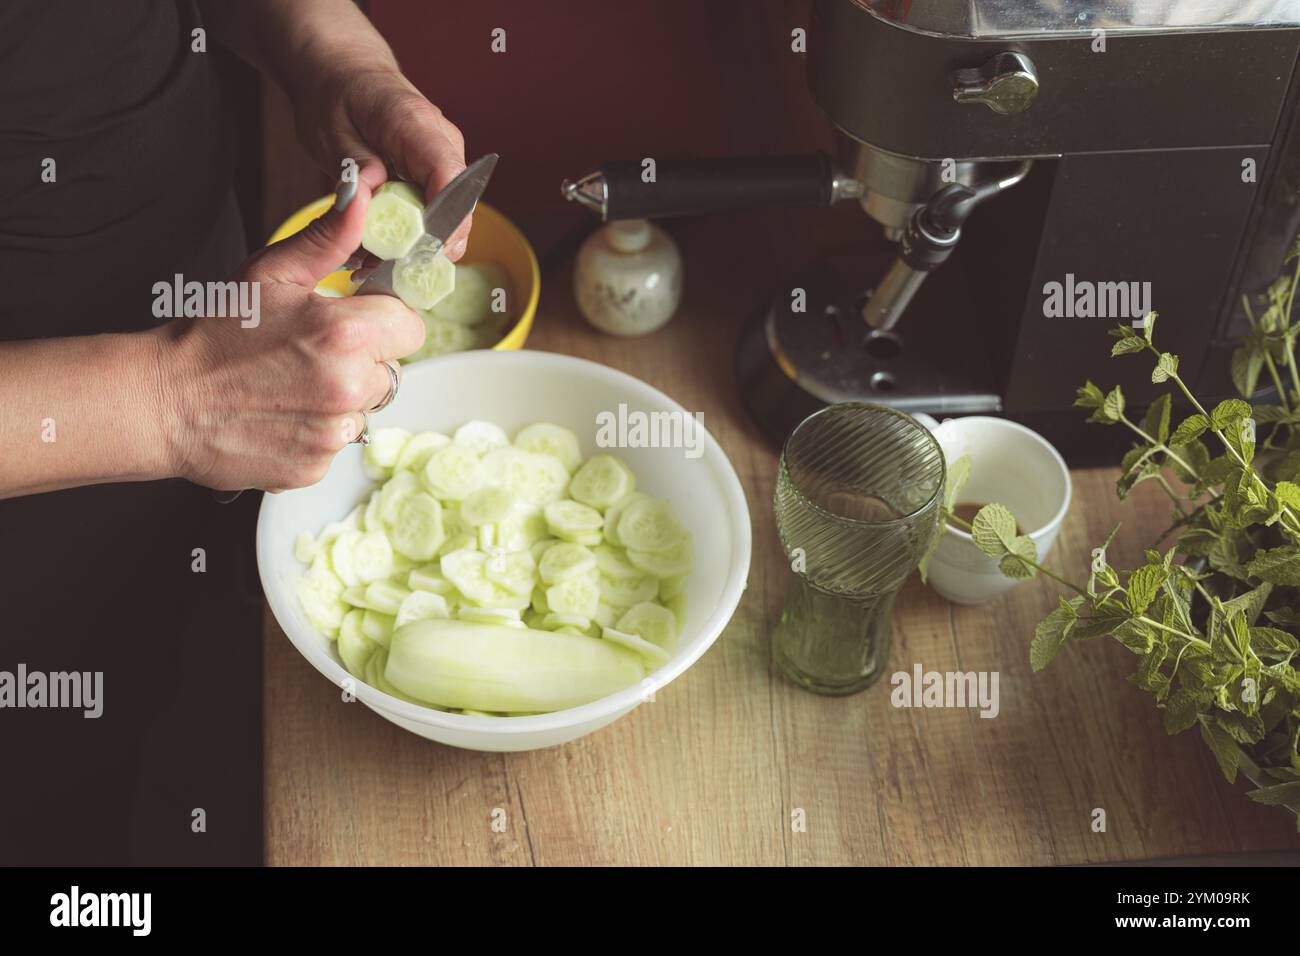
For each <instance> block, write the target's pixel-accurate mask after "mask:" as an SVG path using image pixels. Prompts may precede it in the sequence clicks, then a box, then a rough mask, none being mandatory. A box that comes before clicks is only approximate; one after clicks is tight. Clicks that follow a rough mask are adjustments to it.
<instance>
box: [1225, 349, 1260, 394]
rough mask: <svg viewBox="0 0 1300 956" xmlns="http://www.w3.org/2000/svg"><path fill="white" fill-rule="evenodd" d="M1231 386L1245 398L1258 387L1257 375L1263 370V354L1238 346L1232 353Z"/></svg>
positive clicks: (1257, 350) (1256, 350)
mask: <svg viewBox="0 0 1300 956" xmlns="http://www.w3.org/2000/svg"><path fill="white" fill-rule="evenodd" d="M1231 368H1232V384H1233V385H1235V386H1236V387H1237V391H1238V392H1240V393H1241V394H1242V396H1244V397H1245V398H1250V396H1252V395H1254V394H1255V389H1256V388H1258V387H1259V373H1260V372H1261V371H1262V370H1263V368H1264V353H1263V352H1262V351H1260V350H1259V349H1258V348H1255V347H1253V346H1250V345H1240V346H1238V347H1237V348H1235V349H1233V352H1232V366H1231Z"/></svg>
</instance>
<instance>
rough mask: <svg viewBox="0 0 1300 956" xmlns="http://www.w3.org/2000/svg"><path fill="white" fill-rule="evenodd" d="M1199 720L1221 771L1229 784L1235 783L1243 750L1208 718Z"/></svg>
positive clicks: (1199, 718) (1202, 717) (1204, 736)
mask: <svg viewBox="0 0 1300 956" xmlns="http://www.w3.org/2000/svg"><path fill="white" fill-rule="evenodd" d="M1197 720H1198V721H1199V722H1200V725H1201V736H1202V737H1203V738H1204V739H1205V742H1206V744H1208V745H1209V747H1210V751H1211V753H1213V754H1214V759H1215V760H1217V761H1218V762H1219V769H1220V770H1222V771H1223V775H1224V776H1225V777H1227V779H1228V783H1235V782H1236V780H1237V764H1238V763H1239V762H1240V760H1241V749H1240V748H1239V747H1238V746H1237V742H1236V741H1235V740H1233V739H1232V737H1231V735H1229V734H1228V732H1227V731H1226V730H1224V729H1223V728H1222V727H1220V726H1219V725H1218V724H1216V723H1214V722H1213V721H1212V720H1210V719H1208V718H1207V717H1204V716H1199V717H1198V718H1197Z"/></svg>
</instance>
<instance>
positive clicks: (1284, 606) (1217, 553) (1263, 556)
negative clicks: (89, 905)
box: [945, 242, 1300, 827]
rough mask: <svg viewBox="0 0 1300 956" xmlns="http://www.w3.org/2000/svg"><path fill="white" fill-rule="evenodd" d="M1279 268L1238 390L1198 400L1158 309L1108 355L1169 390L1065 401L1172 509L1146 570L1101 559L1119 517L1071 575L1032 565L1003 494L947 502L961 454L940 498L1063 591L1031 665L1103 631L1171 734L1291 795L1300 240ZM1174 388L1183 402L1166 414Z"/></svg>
mask: <svg viewBox="0 0 1300 956" xmlns="http://www.w3.org/2000/svg"><path fill="white" fill-rule="evenodd" d="M1286 264H1287V266H1288V267H1292V264H1294V266H1293V267H1292V268H1293V271H1292V272H1291V273H1290V274H1289V275H1284V276H1282V277H1281V278H1279V279H1278V280H1277V282H1275V283H1274V284H1273V285H1272V286H1271V287H1270V288H1269V289H1268V291H1267V293H1266V294H1265V295H1264V296H1263V297H1261V298H1262V299H1263V301H1262V302H1261V303H1260V305H1261V307H1262V308H1261V309H1260V311H1259V314H1258V315H1256V310H1255V309H1253V308H1252V306H1251V302H1250V300H1249V299H1248V298H1247V297H1244V296H1243V305H1244V308H1245V314H1246V317H1247V320H1248V322H1249V326H1250V331H1249V333H1248V334H1247V336H1246V337H1245V339H1244V340H1243V341H1242V342H1241V344H1240V345H1239V347H1238V348H1237V349H1236V350H1235V351H1234V353H1233V356H1232V379H1233V383H1234V385H1235V386H1236V387H1237V389H1238V390H1239V391H1240V392H1241V393H1242V395H1243V396H1244V398H1242V399H1238V398H1230V399H1227V400H1225V401H1222V402H1219V403H1218V404H1217V405H1215V407H1214V408H1212V409H1210V408H1206V407H1205V406H1204V405H1203V404H1202V403H1201V402H1199V401H1198V400H1197V398H1196V396H1195V395H1193V394H1192V392H1191V390H1190V389H1189V388H1188V387H1187V384H1186V382H1184V381H1183V379H1182V377H1181V376H1180V374H1179V370H1178V356H1176V355H1173V354H1171V353H1169V352H1162V351H1161V350H1160V349H1159V348H1157V346H1156V344H1155V339H1154V331H1155V320H1156V314H1155V313H1154V312H1153V313H1150V314H1149V315H1148V316H1147V317H1146V320H1145V322H1144V323H1143V325H1142V328H1141V329H1140V330H1137V329H1134V328H1131V327H1129V326H1123V325H1121V326H1119V327H1118V328H1116V329H1114V330H1112V332H1111V334H1112V335H1113V336H1114V337H1115V339H1116V341H1115V343H1114V346H1113V347H1112V349H1111V355H1112V356H1115V357H1123V356H1129V357H1138V356H1146V357H1147V358H1148V359H1150V360H1152V366H1153V367H1152V372H1151V381H1152V382H1153V383H1156V384H1160V383H1170V385H1171V386H1172V389H1171V391H1169V392H1166V393H1164V394H1162V395H1161V396H1160V397H1159V398H1158V399H1156V401H1154V402H1153V403H1152V404H1151V405H1150V406H1149V408H1148V409H1147V411H1146V413H1145V414H1144V415H1143V416H1142V419H1141V421H1135V420H1133V419H1132V418H1130V417H1129V415H1128V414H1127V411H1126V407H1125V402H1124V395H1123V392H1122V391H1121V390H1120V389H1119V388H1118V387H1115V388H1112V389H1110V390H1109V391H1102V389H1100V388H1098V387H1097V386H1096V385H1094V384H1093V383H1092V382H1086V383H1085V384H1084V385H1083V387H1082V388H1080V389H1079V390H1078V397H1077V399H1076V400H1075V405H1076V406H1078V407H1081V408H1084V409H1089V410H1090V411H1091V415H1090V417H1089V419H1088V420H1089V421H1091V422H1096V423H1098V424H1100V425H1104V426H1110V427H1115V426H1119V427H1121V428H1124V429H1127V430H1128V431H1130V432H1132V433H1133V435H1134V436H1135V438H1136V441H1135V442H1134V443H1133V445H1132V447H1131V448H1130V450H1129V451H1128V452H1127V453H1126V454H1125V455H1124V457H1123V460H1122V461H1121V464H1120V467H1121V476H1120V479H1119V481H1118V484H1117V487H1116V491H1117V493H1118V495H1119V497H1120V498H1121V499H1124V498H1125V497H1127V496H1128V494H1129V492H1131V491H1132V489H1133V488H1134V487H1135V486H1136V485H1138V484H1139V483H1141V482H1144V481H1154V482H1156V483H1157V484H1158V485H1159V486H1160V487H1161V488H1162V489H1163V490H1164V492H1165V494H1166V495H1167V496H1168V498H1169V500H1170V503H1171V505H1172V517H1171V523H1170V526H1169V528H1168V529H1167V530H1166V531H1165V532H1164V533H1163V534H1162V535H1161V536H1160V537H1159V538H1158V539H1157V541H1155V542H1153V546H1152V547H1150V548H1148V549H1147V550H1146V552H1145V559H1146V560H1145V563H1143V564H1142V565H1141V566H1139V567H1136V568H1133V569H1131V570H1128V571H1124V570H1120V569H1117V568H1115V567H1114V566H1112V565H1111V564H1110V563H1109V561H1108V560H1107V557H1106V550H1107V547H1108V546H1109V544H1110V542H1111V541H1112V539H1113V538H1114V536H1115V533H1116V531H1118V529H1119V526H1118V525H1116V526H1115V528H1113V529H1111V531H1110V533H1109V534H1108V535H1107V536H1106V539H1105V540H1104V541H1103V542H1102V543H1101V545H1100V546H1099V547H1097V548H1095V549H1093V552H1092V562H1091V566H1090V568H1089V571H1088V577H1087V580H1086V581H1085V582H1084V583H1082V584H1079V583H1075V582H1074V581H1071V580H1069V579H1067V578H1066V577H1063V576H1062V575H1060V574H1057V573H1055V572H1053V571H1050V570H1048V569H1047V568H1045V567H1043V566H1042V565H1041V564H1040V563H1039V561H1038V555H1037V554H1036V552H1035V548H1034V544H1033V541H1031V540H1030V539H1029V537H1028V536H1027V535H1018V534H1017V533H1016V521H1015V518H1014V517H1013V516H1012V514H1011V512H1010V511H1009V510H1007V508H1005V507H1004V506H1002V505H1000V504H989V505H987V506H985V507H984V508H982V509H980V511H979V512H978V513H977V514H976V515H975V519H974V521H973V522H971V523H969V524H968V523H966V522H964V521H961V520H960V519H958V518H956V517H955V516H953V515H952V514H951V505H952V502H954V501H955V500H956V497H957V494H958V492H959V490H960V485H961V482H963V481H964V480H965V477H964V476H965V475H966V474H968V473H969V462H962V461H960V460H959V461H957V462H954V463H953V467H952V469H951V470H950V473H949V489H948V493H947V494H946V495H945V505H946V506H947V509H948V513H947V514H946V515H945V518H946V520H948V521H950V522H952V523H954V524H956V525H958V526H959V527H964V528H966V529H967V530H969V531H970V532H971V536H972V538H973V540H974V542H975V545H976V546H977V547H978V548H979V549H980V550H981V551H983V552H984V553H985V554H988V555H990V556H991V557H993V558H995V559H997V560H998V562H999V568H1000V570H1001V571H1002V573H1003V574H1005V575H1007V576H1009V577H1013V578H1029V577H1032V576H1033V575H1035V574H1036V573H1040V572H1041V573H1043V574H1046V575H1047V576H1049V577H1051V578H1052V579H1053V580H1055V581H1057V582H1058V583H1060V584H1061V585H1062V586H1063V587H1065V588H1066V589H1067V590H1068V592H1069V593H1068V596H1062V597H1060V598H1059V599H1058V600H1059V604H1058V606H1057V607H1056V608H1055V609H1054V610H1053V611H1052V612H1051V613H1050V614H1048V615H1047V617H1045V618H1044V619H1043V620H1042V621H1041V622H1039V624H1038V626H1037V627H1036V628H1035V629H1034V636H1033V639H1032V641H1031V642H1030V645H1029V660H1030V664H1031V666H1032V667H1033V669H1034V670H1035V671H1039V670H1042V669H1043V668H1044V667H1046V666H1047V665H1048V664H1049V663H1051V661H1052V660H1053V659H1054V658H1055V657H1056V656H1057V654H1058V652H1059V651H1060V650H1061V648H1062V647H1063V646H1065V645H1066V644H1067V643H1069V642H1071V641H1083V640H1090V639H1092V638H1096V637H1102V636H1109V637H1111V638H1112V639H1114V640H1116V641H1118V642H1119V643H1121V644H1123V645H1124V646H1125V647H1126V648H1128V649H1129V650H1130V651H1132V652H1133V654H1134V655H1136V656H1137V658H1138V663H1137V669H1136V671H1135V672H1134V673H1133V674H1132V676H1131V677H1130V678H1129V679H1130V680H1131V681H1132V682H1133V683H1135V684H1136V685H1138V686H1139V687H1141V688H1142V689H1144V690H1146V691H1149V692H1150V693H1151V694H1152V695H1153V696H1154V697H1155V700H1156V704H1157V706H1158V707H1159V708H1160V709H1161V710H1162V712H1163V717H1164V725H1165V729H1166V731H1168V732H1169V733H1171V734H1174V733H1180V732H1182V731H1185V730H1188V729H1190V728H1192V727H1196V728H1198V730H1199V732H1200V734H1201V736H1202V738H1204V740H1205V742H1206V744H1207V745H1208V746H1209V748H1210V750H1211V751H1212V752H1213V753H1214V756H1215V758H1216V759H1217V760H1218V764H1219V767H1220V769H1221V770H1222V771H1223V774H1224V776H1225V777H1226V778H1227V779H1228V780H1229V781H1230V782H1231V781H1234V780H1235V779H1236V774H1237V769H1238V766H1239V763H1240V759H1241V754H1242V751H1243V749H1244V750H1245V751H1246V752H1247V753H1249V755H1250V756H1251V758H1252V759H1253V760H1254V761H1255V762H1256V763H1257V764H1258V765H1259V766H1260V767H1261V768H1262V769H1263V772H1264V774H1265V775H1266V777H1267V778H1268V780H1269V781H1270V783H1268V784H1267V785H1266V786H1263V787H1260V788H1258V789H1255V790H1251V791H1249V793H1248V796H1250V797H1251V798H1252V799H1254V800H1256V801H1257V802H1259V803H1264V804H1272V805H1282V804H1293V803H1296V802H1298V801H1300V672H1298V671H1297V669H1296V661H1297V658H1300V639H1298V638H1297V635H1298V634H1300V373H1298V372H1297V363H1296V338H1297V335H1300V325H1296V324H1294V323H1293V321H1292V310H1293V307H1294V304H1295V297H1296V288H1297V284H1298V283H1300V242H1298V243H1297V244H1296V245H1295V246H1293V248H1292V249H1291V251H1290V253H1289V254H1288V256H1287V259H1286ZM1265 373H1267V375H1268V378H1269V381H1270V382H1271V383H1272V385H1273V386H1274V388H1275V389H1276V391H1277V395H1278V400H1277V404H1271V405H1254V406H1252V405H1251V404H1250V403H1249V402H1248V401H1245V400H1244V399H1246V398H1249V397H1250V396H1251V395H1252V394H1253V393H1254V392H1255V389H1256V386H1257V385H1258V382H1259V380H1260V377H1261V376H1262V375H1264V374H1265ZM1175 392H1176V393H1178V394H1181V396H1182V397H1183V398H1184V399H1185V400H1186V401H1187V403H1188V405H1189V406H1190V408H1191V410H1192V413H1191V414H1190V415H1188V416H1187V417H1186V418H1184V419H1183V420H1182V421H1180V422H1178V423H1177V424H1176V425H1174V424H1173V423H1172V421H1171V415H1172V411H1173V394H1174V393H1175ZM1166 541H1172V544H1170V545H1169V546H1167V547H1166V548H1165V549H1164V550H1160V549H1159V545H1160V544H1161V543H1162V542H1166ZM1297 826H1298V827H1300V818H1297Z"/></svg>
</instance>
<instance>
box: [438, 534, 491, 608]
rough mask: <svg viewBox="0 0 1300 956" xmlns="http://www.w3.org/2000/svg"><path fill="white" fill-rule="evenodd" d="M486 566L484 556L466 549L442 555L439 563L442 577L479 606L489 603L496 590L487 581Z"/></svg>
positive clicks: (481, 553)
mask: <svg viewBox="0 0 1300 956" xmlns="http://www.w3.org/2000/svg"><path fill="white" fill-rule="evenodd" d="M486 564H487V555H486V554H484V553H483V552H481V551H472V550H469V549H468V548H467V549H465V550H463V551H453V552H451V554H446V555H443V557H442V560H441V562H440V565H441V567H442V573H443V575H444V576H445V577H446V578H447V580H448V581H450V582H451V583H452V584H454V585H456V590H458V591H460V593H461V594H463V595H465V597H467V598H468V599H469V600H471V601H473V602H474V603H475V604H479V605H485V604H488V603H490V602H491V600H492V598H493V596H494V595H495V594H496V590H497V588H496V585H495V584H494V583H493V582H492V581H490V580H489V579H488V576H487V572H486V570H485V567H484V566H485V565H486Z"/></svg>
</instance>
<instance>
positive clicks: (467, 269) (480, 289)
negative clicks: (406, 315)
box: [431, 262, 510, 326]
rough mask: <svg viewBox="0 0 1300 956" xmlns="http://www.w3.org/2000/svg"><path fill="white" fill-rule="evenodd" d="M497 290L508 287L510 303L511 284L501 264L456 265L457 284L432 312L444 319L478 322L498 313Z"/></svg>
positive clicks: (473, 323)
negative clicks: (496, 306)
mask: <svg viewBox="0 0 1300 956" xmlns="http://www.w3.org/2000/svg"><path fill="white" fill-rule="evenodd" d="M497 289H504V290H505V293H506V297H507V305H508V300H509V296H510V285H509V282H508V280H507V279H506V274H505V272H504V271H503V270H502V269H501V268H500V267H498V266H496V265H494V264H492V263H487V262H477V263H474V264H472V265H464V266H462V265H457V266H456V287H455V288H454V289H452V291H451V294H450V295H448V296H447V297H446V298H445V299H443V300H442V301H441V302H439V303H438V304H437V305H436V306H434V307H433V309H432V310H431V311H432V312H433V314H434V315H435V316H437V318H439V319H441V320H443V321H445V322H455V323H456V324H458V325H461V326H468V325H477V324H478V323H480V322H482V321H484V320H485V319H488V318H491V317H492V316H493V315H494V314H496V313H494V312H493V311H492V300H493V295H494V293H495V291H496V290H497Z"/></svg>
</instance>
